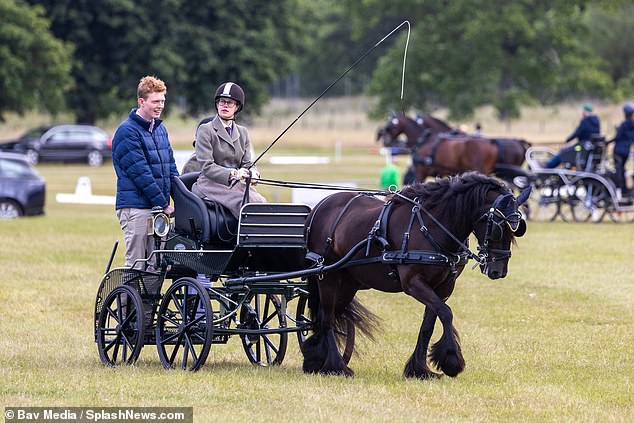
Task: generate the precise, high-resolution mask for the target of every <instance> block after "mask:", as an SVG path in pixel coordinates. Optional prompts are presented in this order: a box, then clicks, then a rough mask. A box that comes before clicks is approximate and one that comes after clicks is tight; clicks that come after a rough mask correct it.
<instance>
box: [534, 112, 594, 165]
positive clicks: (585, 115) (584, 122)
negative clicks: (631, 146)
mask: <svg viewBox="0 0 634 423" xmlns="http://www.w3.org/2000/svg"><path fill="white" fill-rule="evenodd" d="M600 133H601V121H600V120H599V117H598V116H597V115H595V114H594V113H593V110H592V105H591V104H585V105H584V106H583V109H582V111H581V121H580V122H579V125H578V126H577V129H575V132H573V133H572V134H570V136H569V137H568V138H566V141H565V143H568V142H570V141H572V140H574V139H577V142H576V143H575V144H573V145H571V146H568V147H565V148H563V149H561V150H560V151H559V153H557V154H555V155H554V156H553V157H552V158H551V159H550V160H548V161H547V162H546V163H545V164H544V167H545V168H547V169H552V168H555V167H557V166H559V164H560V163H561V155H562V154H564V153H566V152H568V151H573V150H574V149H575V147H576V146H577V145H578V144H580V143H581V142H583V141H588V140H591V139H592V136H593V135H595V134H597V135H598V134H600Z"/></svg>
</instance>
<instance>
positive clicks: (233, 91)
mask: <svg viewBox="0 0 634 423" xmlns="http://www.w3.org/2000/svg"><path fill="white" fill-rule="evenodd" d="M221 97H222V98H231V99H233V100H235V101H237V102H238V109H237V110H236V113H238V112H239V111H240V110H242V108H243V107H244V91H243V90H242V88H240V86H239V85H238V84H236V83H234V82H224V83H222V84H220V86H219V87H218V89H217V90H216V96H215V97H214V105H215V104H216V103H217V102H218V99H219V98H221Z"/></svg>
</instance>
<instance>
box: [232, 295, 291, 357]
mask: <svg viewBox="0 0 634 423" xmlns="http://www.w3.org/2000/svg"><path fill="white" fill-rule="evenodd" d="M239 327H240V328H241V329H244V330H245V331H248V332H246V333H243V334H241V335H240V338H241V339H242V347H243V348H244V352H245V353H246V354H247V358H248V359H249V361H250V362H251V363H253V364H257V365H260V366H275V365H279V364H282V361H283V360H284V356H285V355H286V346H287V343H288V333H287V332H281V331H279V332H276V330H278V329H283V328H286V314H285V313H284V311H283V310H282V305H281V301H280V299H279V298H278V296H276V295H272V294H249V297H248V298H246V300H245V302H244V304H243V305H242V307H241V308H240V326H239Z"/></svg>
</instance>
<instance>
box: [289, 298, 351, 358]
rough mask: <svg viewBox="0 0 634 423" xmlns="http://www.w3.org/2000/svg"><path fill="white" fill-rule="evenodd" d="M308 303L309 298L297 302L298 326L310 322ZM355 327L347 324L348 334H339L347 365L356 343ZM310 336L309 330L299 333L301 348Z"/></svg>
mask: <svg viewBox="0 0 634 423" xmlns="http://www.w3.org/2000/svg"><path fill="white" fill-rule="evenodd" d="M307 303H308V297H304V296H302V297H299V300H298V302H297V314H296V315H295V316H296V319H297V322H298V324H301V323H306V322H310V321H311V319H310V316H309V315H308V314H309V311H308V310H307V308H306V305H307ZM355 334H356V331H355V326H354V323H353V322H351V321H348V322H347V325H346V332H345V333H344V332H339V331H338V332H337V335H338V336H337V343H338V344H339V345H338V347H339V352H341V356H342V357H343V361H344V363H346V364H349V363H350V359H351V358H352V353H353V351H354V341H355ZM309 335H310V333H309V330H303V331H299V332H297V341H298V342H299V346H300V348H301V346H302V344H303V343H304V341H306V338H308V336H309Z"/></svg>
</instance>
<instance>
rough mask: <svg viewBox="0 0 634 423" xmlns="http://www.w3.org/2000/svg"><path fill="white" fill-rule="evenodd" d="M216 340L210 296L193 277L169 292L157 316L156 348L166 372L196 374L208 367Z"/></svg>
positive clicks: (170, 288) (183, 279)
mask: <svg viewBox="0 0 634 423" xmlns="http://www.w3.org/2000/svg"><path fill="white" fill-rule="evenodd" d="M212 339H213V312H212V309H211V302H210V301H209V294H207V291H206V290H205V288H204V287H203V286H202V285H201V284H200V282H198V281H197V280H196V279H193V278H187V277H185V278H181V279H178V280H177V281H176V282H174V283H172V285H171V286H170V287H169V288H168V289H167V291H166V292H165V295H164V296H163V299H162V300H161V305H160V307H159V310H158V314H157V316H156V347H157V349H158V354H159V357H160V358H161V364H163V367H165V368H166V369H174V368H180V369H182V370H191V371H196V370H198V369H200V367H201V366H202V365H203V364H205V360H207V355H208V354H209V349H210V348H211V341H212Z"/></svg>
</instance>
